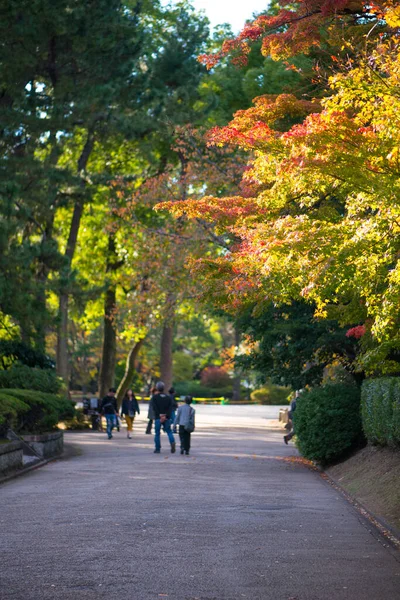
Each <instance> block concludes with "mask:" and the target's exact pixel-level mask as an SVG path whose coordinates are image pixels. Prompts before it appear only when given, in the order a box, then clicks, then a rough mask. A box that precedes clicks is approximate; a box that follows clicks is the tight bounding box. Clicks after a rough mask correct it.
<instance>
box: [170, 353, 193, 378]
mask: <svg viewBox="0 0 400 600" xmlns="http://www.w3.org/2000/svg"><path fill="white" fill-rule="evenodd" d="M193 371H194V363H193V358H192V357H191V356H190V354H187V353H185V352H174V354H173V373H174V381H187V380H190V379H191V377H193Z"/></svg>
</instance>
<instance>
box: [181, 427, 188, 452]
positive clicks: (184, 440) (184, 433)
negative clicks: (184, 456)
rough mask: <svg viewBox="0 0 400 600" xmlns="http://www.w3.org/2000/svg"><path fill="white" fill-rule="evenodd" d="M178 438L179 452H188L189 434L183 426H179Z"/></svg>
mask: <svg viewBox="0 0 400 600" xmlns="http://www.w3.org/2000/svg"><path fill="white" fill-rule="evenodd" d="M179 438H180V440H181V450H185V452H189V450H190V433H189V432H188V431H186V429H185V428H184V426H183V425H179Z"/></svg>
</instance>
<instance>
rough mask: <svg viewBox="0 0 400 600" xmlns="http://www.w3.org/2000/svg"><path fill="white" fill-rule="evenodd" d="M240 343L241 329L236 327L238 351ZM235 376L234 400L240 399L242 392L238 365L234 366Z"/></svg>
mask: <svg viewBox="0 0 400 600" xmlns="http://www.w3.org/2000/svg"><path fill="white" fill-rule="evenodd" d="M239 344H240V333H239V330H238V329H237V328H235V346H236V352H237V350H238V348H239ZM234 369H235V370H234V377H233V395H232V400H235V401H238V400H240V394H241V389H240V383H241V376H240V373H239V371H238V369H237V367H236V366H235V368H234Z"/></svg>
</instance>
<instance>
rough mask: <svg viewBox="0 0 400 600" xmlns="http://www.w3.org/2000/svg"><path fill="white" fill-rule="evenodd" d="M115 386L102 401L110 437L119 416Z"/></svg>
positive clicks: (101, 409) (101, 408) (102, 410)
mask: <svg viewBox="0 0 400 600" xmlns="http://www.w3.org/2000/svg"><path fill="white" fill-rule="evenodd" d="M115 393H116V390H115V388H110V390H109V392H108V394H107V396H104V398H103V400H102V401H101V407H100V412H101V414H103V415H104V416H105V418H106V421H107V435H108V439H109V440H111V438H112V430H113V429H114V425H115V420H116V418H117V416H118V406H117V399H116V397H115Z"/></svg>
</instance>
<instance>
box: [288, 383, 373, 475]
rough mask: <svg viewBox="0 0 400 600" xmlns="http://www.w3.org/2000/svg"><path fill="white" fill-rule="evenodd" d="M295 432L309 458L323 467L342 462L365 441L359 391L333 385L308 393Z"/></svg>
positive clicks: (297, 415)
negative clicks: (342, 459)
mask: <svg viewBox="0 0 400 600" xmlns="http://www.w3.org/2000/svg"><path fill="white" fill-rule="evenodd" d="M294 429H295V432H296V436H297V445H298V448H299V450H300V452H301V453H302V454H303V456H305V458H308V459H310V460H315V461H317V462H319V463H322V464H326V463H329V462H333V461H334V460H336V459H338V458H340V457H341V456H343V455H344V454H345V453H346V452H348V451H349V450H351V448H353V447H355V446H357V445H358V444H360V442H361V441H362V440H363V435H362V427H361V415H360V390H359V388H358V387H357V386H355V385H345V384H343V383H337V384H333V383H331V384H327V385H324V386H321V387H316V388H314V389H312V390H311V391H308V392H304V393H303V394H302V395H301V396H300V397H299V398H298V400H297V407H296V411H295V413H294Z"/></svg>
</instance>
